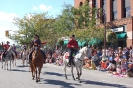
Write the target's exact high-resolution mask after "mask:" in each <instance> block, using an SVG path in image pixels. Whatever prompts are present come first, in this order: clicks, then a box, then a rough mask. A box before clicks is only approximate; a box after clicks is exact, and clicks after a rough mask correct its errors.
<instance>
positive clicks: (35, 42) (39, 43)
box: [29, 35, 46, 63]
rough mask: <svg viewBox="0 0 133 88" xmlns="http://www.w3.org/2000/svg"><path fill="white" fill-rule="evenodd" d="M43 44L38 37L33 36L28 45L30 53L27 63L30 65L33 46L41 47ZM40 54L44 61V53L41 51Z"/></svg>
mask: <svg viewBox="0 0 133 88" xmlns="http://www.w3.org/2000/svg"><path fill="white" fill-rule="evenodd" d="M45 43H46V42H45ZM45 43H42V42H41V40H40V39H39V36H38V35H35V36H34V40H33V41H32V42H31V45H30V49H31V52H30V54H29V63H30V62H31V60H32V53H33V51H34V48H33V46H34V44H37V46H39V47H41V44H45ZM41 53H42V55H43V56H44V59H46V56H45V53H44V52H43V51H42V50H41ZM44 63H45V61H44Z"/></svg>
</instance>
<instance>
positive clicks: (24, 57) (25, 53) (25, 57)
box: [22, 49, 29, 66]
mask: <svg viewBox="0 0 133 88" xmlns="http://www.w3.org/2000/svg"><path fill="white" fill-rule="evenodd" d="M28 55H29V54H28V50H26V49H23V51H22V64H23V66H28ZM25 63H26V64H25Z"/></svg>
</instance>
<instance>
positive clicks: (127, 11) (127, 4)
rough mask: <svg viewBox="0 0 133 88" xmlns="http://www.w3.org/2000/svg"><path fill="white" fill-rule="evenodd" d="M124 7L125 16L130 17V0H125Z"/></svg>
mask: <svg viewBox="0 0 133 88" xmlns="http://www.w3.org/2000/svg"><path fill="white" fill-rule="evenodd" d="M123 8H124V16H123V17H126V18H127V17H130V16H131V15H130V0H123Z"/></svg>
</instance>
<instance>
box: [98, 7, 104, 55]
mask: <svg viewBox="0 0 133 88" xmlns="http://www.w3.org/2000/svg"><path fill="white" fill-rule="evenodd" d="M101 11H102V12H101ZM101 13H102V14H101ZM100 17H104V23H103V25H104V55H105V54H106V16H105V10H104V9H101V8H99V9H97V11H96V19H98V18H100Z"/></svg>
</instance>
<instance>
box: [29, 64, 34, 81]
mask: <svg viewBox="0 0 133 88" xmlns="http://www.w3.org/2000/svg"><path fill="white" fill-rule="evenodd" d="M30 67H31V72H32V79H33V80H34V78H35V75H34V69H33V66H32V64H31V65H30Z"/></svg>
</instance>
